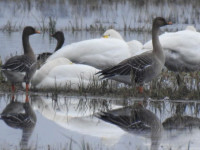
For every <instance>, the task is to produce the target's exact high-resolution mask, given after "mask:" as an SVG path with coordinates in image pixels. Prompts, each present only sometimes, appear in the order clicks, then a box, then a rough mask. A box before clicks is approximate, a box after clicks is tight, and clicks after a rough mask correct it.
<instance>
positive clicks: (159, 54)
mask: <svg viewBox="0 0 200 150" xmlns="http://www.w3.org/2000/svg"><path fill="white" fill-rule="evenodd" d="M169 24H172V23H171V22H167V21H166V20H165V19H164V18H162V17H157V18H155V19H154V20H153V25H152V44H153V50H152V51H147V52H144V53H142V54H140V55H136V56H133V57H130V58H128V59H125V60H123V61H122V62H120V63H119V64H117V65H115V66H112V67H109V68H106V69H104V70H102V71H100V72H98V73H97V74H99V76H103V77H102V79H104V78H109V79H113V80H117V81H119V82H123V83H125V84H129V85H131V84H132V83H133V82H135V83H137V84H139V85H142V84H143V83H144V82H149V81H151V80H152V79H154V78H155V77H157V76H158V75H159V74H160V73H161V71H162V68H163V66H164V64H165V56H164V53H163V50H162V47H161V44H160V42H159V38H158V32H159V28H160V27H162V26H165V25H169Z"/></svg>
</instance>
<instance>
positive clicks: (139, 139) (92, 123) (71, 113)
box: [0, 93, 200, 150]
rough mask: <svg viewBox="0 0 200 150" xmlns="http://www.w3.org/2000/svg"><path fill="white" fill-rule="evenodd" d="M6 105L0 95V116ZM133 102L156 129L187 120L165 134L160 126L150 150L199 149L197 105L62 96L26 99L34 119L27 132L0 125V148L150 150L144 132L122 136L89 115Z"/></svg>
mask: <svg viewBox="0 0 200 150" xmlns="http://www.w3.org/2000/svg"><path fill="white" fill-rule="evenodd" d="M15 99H16V100H15V101H18V102H22V103H24V102H25V95H23V93H20V94H18V95H15ZM10 101H11V95H10V94H3V93H2V94H1V95H0V112H2V111H3V110H4V109H5V107H6V106H7V105H8V104H9V103H10ZM138 101H139V102H143V105H144V107H146V108H145V109H147V110H150V111H151V112H152V113H153V115H154V116H155V117H158V118H159V121H160V122H161V123H163V122H164V121H165V120H166V119H167V118H171V117H174V116H177V115H179V116H180V117H183V116H191V118H192V119H190V125H188V124H189V123H188V122H187V121H189V120H187V119H186V120H184V121H182V122H181V123H180V124H179V125H178V124H176V125H175V126H176V127H177V129H172V130H167V128H166V126H167V125H166V124H165V128H163V129H162V132H161V133H159V134H160V136H159V139H158V140H157V148H156V149H160V150H169V149H170V148H171V149H175V150H177V149H178V150H179V149H180V150H185V149H187V148H188V147H189V149H192V150H197V149H199V147H200V143H199V138H200V130H199V127H200V120H199V119H198V118H199V117H200V115H199V108H200V103H199V102H197V101H170V100H156V101H155V100H152V99H148V100H145V101H143V99H119V98H107V97H77V96H65V95H59V96H57V97H55V96H50V95H49V96H48V97H47V96H43V95H37V94H34V95H31V96H30V107H31V108H32V109H33V112H34V114H35V115H36V118H37V121H36V122H35V125H34V126H33V127H32V128H31V130H30V131H29V132H28V131H27V130H24V129H23V128H18V129H15V128H13V127H10V126H8V125H7V124H6V123H5V122H4V121H3V120H0V128H1V134H0V145H1V148H6V149H15V148H18V149H19V148H20V146H21V148H27V147H32V148H36V149H47V147H48V145H49V146H50V147H51V148H56V149H63V148H65V149H84V146H85V147H86V146H89V147H90V148H92V149H112V150H113V149H114V150H122V149H124V150H127V149H142V150H143V149H144V150H146V149H150V147H151V143H152V142H153V140H151V138H150V137H151V136H150V137H149V136H146V134H148V132H149V131H145V132H142V130H141V133H142V134H138V133H137V134H136V133H134V132H131V131H130V132H127V131H124V130H122V129H121V128H119V127H118V126H116V125H113V124H110V123H107V122H104V121H102V120H100V119H98V118H97V117H96V115H95V114H97V113H98V112H104V111H108V110H111V111H112V110H115V109H119V108H123V107H125V105H134V103H136V102H138ZM15 109H16V107H15ZM174 123H175V121H174V122H171V124H172V125H174ZM163 125H164V124H163ZM187 125H188V126H190V127H188V126H187ZM192 126H193V127H192ZM194 126H195V127H194ZM161 128H162V127H161ZM24 137H25V138H24ZM22 146H23V147H22Z"/></svg>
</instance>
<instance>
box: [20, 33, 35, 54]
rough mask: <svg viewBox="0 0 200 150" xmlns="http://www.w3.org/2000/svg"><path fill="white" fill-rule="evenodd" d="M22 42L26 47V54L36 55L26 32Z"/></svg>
mask: <svg viewBox="0 0 200 150" xmlns="http://www.w3.org/2000/svg"><path fill="white" fill-rule="evenodd" d="M22 43H23V48H24V54H25V55H29V56H34V53H33V50H32V48H31V46H30V43H29V35H26V34H25V33H24V32H23V35H22Z"/></svg>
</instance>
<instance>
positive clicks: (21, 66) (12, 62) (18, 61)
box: [2, 55, 35, 72]
mask: <svg viewBox="0 0 200 150" xmlns="http://www.w3.org/2000/svg"><path fill="white" fill-rule="evenodd" d="M34 64H35V62H34V60H32V59H30V58H28V57H25V56H24V55H23V56H15V57H12V58H11V59H9V60H8V61H7V62H6V63H5V64H4V65H3V66H2V70H10V71H17V72H27V71H29V70H30V68H31V67H32V66H33V65H34Z"/></svg>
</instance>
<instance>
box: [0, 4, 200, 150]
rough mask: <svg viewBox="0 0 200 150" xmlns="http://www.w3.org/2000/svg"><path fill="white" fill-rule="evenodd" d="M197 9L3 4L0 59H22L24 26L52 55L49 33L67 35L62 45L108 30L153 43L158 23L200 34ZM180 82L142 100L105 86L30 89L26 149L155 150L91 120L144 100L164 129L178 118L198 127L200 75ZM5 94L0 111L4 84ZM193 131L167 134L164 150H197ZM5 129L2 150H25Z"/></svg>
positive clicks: (167, 81) (164, 81)
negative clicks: (31, 122) (31, 124)
mask: <svg viewBox="0 0 200 150" xmlns="http://www.w3.org/2000/svg"><path fill="white" fill-rule="evenodd" d="M199 7H200V1H199V0H192V1H188V0H162V1H161V0H0V40H1V44H0V54H1V60H2V62H3V63H4V62H5V60H6V59H8V58H9V57H10V56H13V55H16V54H22V53H23V49H22V41H21V34H22V30H23V28H24V27H25V26H27V25H31V26H34V27H36V28H37V29H39V30H41V31H42V33H43V34H42V35H41V36H38V35H37V36H31V38H30V43H31V46H32V47H33V49H34V51H35V53H36V54H39V53H42V52H46V51H48V52H52V51H53V50H54V48H55V46H56V41H55V40H54V39H52V38H50V36H49V34H51V33H53V32H54V31H57V30H62V31H63V32H64V35H65V44H64V45H67V44H70V43H73V42H78V41H81V40H86V39H92V38H99V37H101V36H102V34H103V32H104V31H105V30H107V29H109V28H114V29H116V30H117V31H119V32H120V34H121V35H122V36H123V37H124V39H125V40H126V41H130V40H133V39H136V40H139V41H141V42H142V43H145V42H147V41H149V40H150V39H151V26H152V19H153V18H155V17H156V16H162V17H164V18H169V19H170V20H172V22H173V26H167V27H166V28H163V30H162V31H161V32H163V31H170V32H173V31H178V30H183V29H185V28H186V26H188V25H193V26H194V27H195V28H196V29H197V31H199V30H200V26H199V22H200V16H199V15H200V9H199ZM182 75H183V76H184V83H183V85H182V86H181V87H179V86H177V81H176V79H175V78H176V74H175V73H172V72H167V73H166V72H163V74H162V75H161V76H160V77H159V78H158V79H156V80H154V81H152V82H151V83H150V84H147V85H146V86H145V91H144V95H141V94H138V93H137V91H136V89H135V87H119V86H107V85H108V83H102V84H101V85H96V84H94V83H92V82H91V85H89V86H88V87H87V88H82V87H80V88H79V90H78V91H73V90H71V89H70V87H68V88H66V89H65V90H62V91H59V90H52V91H43V92H40V91H34V90H33V91H32V92H31V94H30V96H31V106H32V107H33V110H34V112H35V113H36V116H37V123H36V126H35V129H34V130H33V132H32V133H31V134H32V136H31V138H30V139H29V138H28V140H27V141H28V142H27V141H26V142H25V146H28V149H84V150H85V149H87V150H92V149H136V150H141V149H150V145H151V144H150V143H151V141H150V139H149V138H144V137H140V136H138V135H136V134H129V133H127V132H125V131H123V130H121V129H120V128H118V127H117V126H114V125H112V124H108V123H105V122H103V121H100V120H98V119H97V118H95V117H94V114H95V113H96V112H100V111H108V110H112V109H116V108H122V107H125V106H130V105H133V104H134V103H135V102H136V101H143V100H144V101H143V102H145V103H146V108H147V109H148V110H150V111H152V112H153V113H154V114H155V115H156V116H157V117H158V118H159V119H160V122H163V121H164V120H165V119H166V118H168V117H170V116H174V115H176V114H177V113H179V115H180V116H185V115H189V116H192V117H194V118H197V120H198V119H199V97H200V95H199V72H196V73H195V74H192V75H191V74H186V73H183V74H182ZM0 87H1V88H0V90H1V93H0V112H2V111H3V110H4V108H5V107H6V106H7V105H8V104H9V102H10V99H11V95H10V92H9V87H7V83H6V82H5V81H4V79H3V78H2V77H1V85H0ZM19 87H20V85H19ZM150 89H151V90H150ZM66 95H67V96H66ZM77 95H78V96H77ZM91 95H92V96H94V97H91ZM134 97H137V98H134ZM138 97H139V98H138ZM144 97H145V98H144ZM148 97H151V98H148ZM16 99H17V101H20V102H23V101H24V92H23V89H20V90H18V93H17V96H16ZM158 99H159V100H158ZM171 99H173V101H171ZM191 99H194V100H193V101H192V100H191ZM180 112H181V113H180ZM197 122H198V121H197ZM196 126H197V128H195V129H194V130H190V129H189V130H188V129H185V128H181V130H176V131H175V132H174V131H170V132H167V133H166V134H165V137H164V140H161V142H160V146H159V149H162V150H169V149H170V150H171V149H173V150H183V149H192V150H195V149H199V147H200V145H199V123H197V125H196ZM0 127H1V129H2V131H1V132H2V134H1V136H0V143H1V144H0V149H21V147H20V146H21V145H20V142H21V136H22V131H21V130H19V129H13V128H11V127H9V126H7V125H6V124H5V123H4V122H3V121H0ZM183 127H184V126H183ZM49 131H51V132H49ZM44 135H46V136H44ZM47 136H48V137H50V138H47ZM27 143H28V144H27ZM26 144H27V145H26ZM26 148H27V147H26Z"/></svg>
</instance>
